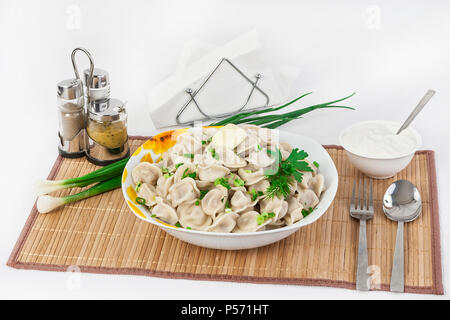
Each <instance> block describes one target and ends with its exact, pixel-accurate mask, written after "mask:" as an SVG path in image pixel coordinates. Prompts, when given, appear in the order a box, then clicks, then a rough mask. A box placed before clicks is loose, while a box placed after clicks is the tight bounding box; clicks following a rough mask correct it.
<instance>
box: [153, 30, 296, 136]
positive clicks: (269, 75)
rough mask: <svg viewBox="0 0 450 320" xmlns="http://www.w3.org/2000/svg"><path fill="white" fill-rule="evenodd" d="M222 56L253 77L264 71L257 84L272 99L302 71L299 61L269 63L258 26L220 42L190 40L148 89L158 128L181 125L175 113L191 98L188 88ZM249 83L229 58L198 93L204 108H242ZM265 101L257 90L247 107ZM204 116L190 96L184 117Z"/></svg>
mask: <svg viewBox="0 0 450 320" xmlns="http://www.w3.org/2000/svg"><path fill="white" fill-rule="evenodd" d="M222 58H228V59H229V60H230V61H231V62H232V63H233V64H234V65H235V66H236V67H237V68H239V69H240V70H241V71H242V72H243V73H244V74H245V75H246V76H247V77H249V78H250V79H252V80H253V81H254V80H255V78H254V77H255V75H256V74H257V73H260V74H262V78H261V79H260V80H259V82H258V87H259V88H261V90H263V91H264V92H265V93H266V94H267V95H268V96H269V98H270V102H269V104H270V105H275V104H279V103H282V102H285V101H286V99H287V97H288V94H289V91H290V87H291V85H292V83H293V82H294V80H295V79H296V78H297V76H298V74H299V69H298V68H297V67H292V66H289V67H288V66H279V67H278V68H277V69H275V68H274V67H271V66H270V64H269V63H268V62H267V60H266V59H265V57H264V55H263V51H262V45H261V43H260V41H259V38H258V34H257V32H256V31H255V30H252V31H249V32H247V33H244V34H242V35H240V36H238V37H237V38H235V39H234V40H231V41H230V42H228V43H226V44H224V45H223V46H220V47H215V46H212V45H210V44H206V43H202V42H198V41H192V42H189V43H187V44H186V45H185V47H184V49H183V51H182V53H181V56H180V59H179V62H178V65H177V67H176V70H175V71H174V73H173V74H172V75H171V76H169V77H168V78H166V79H165V80H163V81H162V82H161V83H159V84H158V85H157V86H156V87H154V88H153V89H152V90H151V91H150V93H149V95H148V105H149V109H150V117H151V119H152V121H153V124H154V125H155V127H156V128H163V127H168V126H174V125H177V123H176V120H175V119H176V115H177V113H178V111H179V110H180V109H181V107H182V106H183V105H184V104H185V103H186V102H187V101H188V100H189V98H190V97H189V95H188V94H187V93H186V89H187V88H191V89H192V90H194V91H195V90H196V89H198V88H199V86H200V85H201V83H202V82H203V81H204V80H205V78H206V77H207V76H208V75H209V74H210V73H211V72H212V70H213V69H214V68H215V67H216V66H217V65H218V63H219V62H220V61H221V60H222ZM251 87H252V86H251V84H250V83H249V82H248V81H247V80H246V79H244V78H243V77H242V76H241V75H240V74H239V73H237V72H236V71H235V70H234V69H232V67H231V66H230V65H229V64H227V63H223V64H222V65H221V66H220V68H219V69H218V70H217V72H216V73H215V74H214V75H213V76H212V77H211V78H210V79H209V80H208V82H207V84H206V85H205V86H204V87H203V88H202V90H201V91H199V93H198V94H197V95H196V98H195V99H196V101H197V102H198V104H199V105H200V107H201V108H202V110H203V111H204V112H205V113H207V114H208V115H211V116H214V115H217V114H221V113H225V112H232V111H236V110H238V109H239V108H240V107H241V106H242V105H243V104H244V103H245V100H246V98H247V97H248V95H249V93H250V90H251ZM265 102H266V100H265V97H264V96H263V95H262V94H261V93H260V92H258V91H257V90H255V91H254V93H253V95H252V98H251V99H250V101H249V103H248V104H247V106H246V108H245V109H248V108H252V107H258V106H262V105H264V104H265ZM203 117H204V116H203V115H202V114H201V113H200V112H199V111H198V110H197V107H196V106H195V104H194V103H192V102H191V103H190V104H189V106H188V107H187V108H186V109H185V111H184V112H183V114H182V116H181V117H180V121H182V122H185V121H192V120H196V119H201V118H203Z"/></svg>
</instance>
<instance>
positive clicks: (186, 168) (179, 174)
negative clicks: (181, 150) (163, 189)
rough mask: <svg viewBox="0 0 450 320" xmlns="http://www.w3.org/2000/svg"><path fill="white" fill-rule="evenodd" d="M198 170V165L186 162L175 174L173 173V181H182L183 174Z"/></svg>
mask: <svg viewBox="0 0 450 320" xmlns="http://www.w3.org/2000/svg"><path fill="white" fill-rule="evenodd" d="M195 170H196V166H195V165H194V164H191V163H184V164H182V165H181V166H179V167H178V169H177V170H176V171H175V174H174V175H173V182H174V183H177V182H180V181H181V179H182V178H183V176H186V175H187V174H189V173H193V172H195Z"/></svg>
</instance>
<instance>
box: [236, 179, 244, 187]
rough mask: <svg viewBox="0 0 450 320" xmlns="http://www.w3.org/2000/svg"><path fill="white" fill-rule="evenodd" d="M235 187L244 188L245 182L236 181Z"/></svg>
mask: <svg viewBox="0 0 450 320" xmlns="http://www.w3.org/2000/svg"><path fill="white" fill-rule="evenodd" d="M234 185H235V186H236V187H242V186H244V185H245V181H244V180H242V179H239V178H236V179H234Z"/></svg>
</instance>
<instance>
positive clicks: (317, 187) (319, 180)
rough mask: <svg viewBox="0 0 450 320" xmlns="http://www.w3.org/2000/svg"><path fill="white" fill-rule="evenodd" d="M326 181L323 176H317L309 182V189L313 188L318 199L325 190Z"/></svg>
mask: <svg viewBox="0 0 450 320" xmlns="http://www.w3.org/2000/svg"><path fill="white" fill-rule="evenodd" d="M324 182H325V179H324V177H323V175H321V174H317V175H316V176H315V177H313V178H311V179H309V181H308V187H309V188H311V189H312V190H313V191H314V193H315V194H316V195H317V197H320V195H321V194H322V192H323V190H324V189H325V184H324Z"/></svg>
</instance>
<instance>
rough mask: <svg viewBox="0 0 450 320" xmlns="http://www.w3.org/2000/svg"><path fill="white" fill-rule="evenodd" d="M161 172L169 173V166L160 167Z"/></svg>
mask: <svg viewBox="0 0 450 320" xmlns="http://www.w3.org/2000/svg"><path fill="white" fill-rule="evenodd" d="M161 171H162V173H169V168H164V167H162V168H161Z"/></svg>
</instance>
